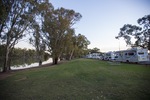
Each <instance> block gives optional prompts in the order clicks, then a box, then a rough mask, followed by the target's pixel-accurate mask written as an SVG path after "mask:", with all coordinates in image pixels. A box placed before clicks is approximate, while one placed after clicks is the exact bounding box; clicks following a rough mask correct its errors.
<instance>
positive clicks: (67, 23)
mask: <svg viewBox="0 0 150 100" xmlns="http://www.w3.org/2000/svg"><path fill="white" fill-rule="evenodd" d="M81 17H82V16H81V14H79V13H76V12H75V11H74V10H69V9H65V8H58V9H56V10H53V12H50V13H47V14H46V15H45V17H44V22H43V31H44V38H45V43H46V44H47V46H48V47H49V51H50V52H51V55H52V59H53V64H57V63H58V59H59V58H60V56H61V55H62V53H63V50H64V45H63V44H64V42H65V41H64V38H65V34H67V30H68V28H71V27H72V26H73V25H74V24H75V23H76V22H77V21H79V20H80V19H81Z"/></svg>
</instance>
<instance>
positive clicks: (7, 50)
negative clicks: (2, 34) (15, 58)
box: [3, 46, 9, 72]
mask: <svg viewBox="0 0 150 100" xmlns="http://www.w3.org/2000/svg"><path fill="white" fill-rule="evenodd" d="M8 60H9V47H8V46H7V47H6V53H5V60H4V67H3V72H6V71H7V70H8V69H9V68H8Z"/></svg>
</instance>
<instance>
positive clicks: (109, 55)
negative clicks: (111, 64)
mask: <svg viewBox="0 0 150 100" xmlns="http://www.w3.org/2000/svg"><path fill="white" fill-rule="evenodd" d="M114 59H115V53H114V52H112V51H110V52H107V53H105V54H104V60H109V61H112V60H114Z"/></svg>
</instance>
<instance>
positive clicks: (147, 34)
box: [116, 15, 150, 50]
mask: <svg viewBox="0 0 150 100" xmlns="http://www.w3.org/2000/svg"><path fill="white" fill-rule="evenodd" d="M137 22H138V24H139V25H140V26H136V25H131V24H125V25H124V26H123V27H122V28H120V32H119V34H118V36H116V39H119V38H121V37H122V38H124V40H125V42H126V44H127V45H130V46H140V47H143V48H148V50H150V15H146V16H144V17H142V18H139V19H138V20H137Z"/></svg>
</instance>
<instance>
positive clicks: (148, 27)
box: [138, 15, 150, 50]
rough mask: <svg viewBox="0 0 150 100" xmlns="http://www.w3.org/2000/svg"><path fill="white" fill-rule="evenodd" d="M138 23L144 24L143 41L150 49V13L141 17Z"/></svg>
mask: <svg viewBox="0 0 150 100" xmlns="http://www.w3.org/2000/svg"><path fill="white" fill-rule="evenodd" d="M138 24H139V25H142V26H143V31H142V33H141V34H142V36H141V43H142V45H143V46H144V47H147V48H148V50H150V15H146V16H144V17H142V18H139V19H138Z"/></svg>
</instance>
